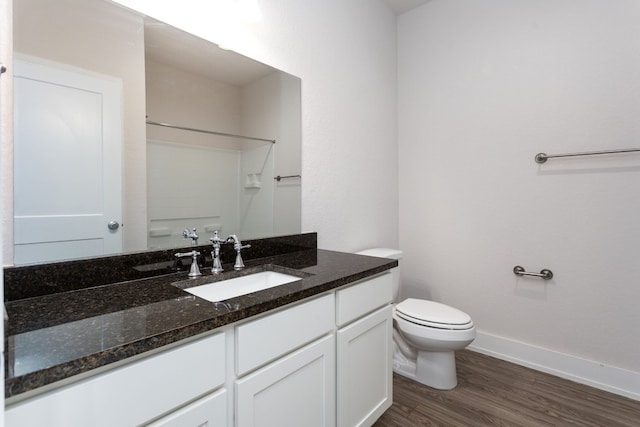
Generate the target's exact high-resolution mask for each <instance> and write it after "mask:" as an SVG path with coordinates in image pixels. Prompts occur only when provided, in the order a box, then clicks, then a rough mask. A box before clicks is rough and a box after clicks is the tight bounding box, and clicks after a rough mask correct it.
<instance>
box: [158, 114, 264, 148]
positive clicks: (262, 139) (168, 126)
mask: <svg viewBox="0 0 640 427" xmlns="http://www.w3.org/2000/svg"><path fill="white" fill-rule="evenodd" d="M147 124H148V125H153V126H162V127H165V128H171V129H179V130H187V131H190V132H199V133H206V134H209V135H217V136H226V137H229V138H237V139H250V140H252V141H264V142H270V143H272V144H275V143H276V140H275V139H267V138H258V137H255V136H246V135H236V134H234V133H225V132H216V131H213V130H204V129H196V128H190V127H186V126H177V125H171V124H169V123H161V122H154V121H153V120H147Z"/></svg>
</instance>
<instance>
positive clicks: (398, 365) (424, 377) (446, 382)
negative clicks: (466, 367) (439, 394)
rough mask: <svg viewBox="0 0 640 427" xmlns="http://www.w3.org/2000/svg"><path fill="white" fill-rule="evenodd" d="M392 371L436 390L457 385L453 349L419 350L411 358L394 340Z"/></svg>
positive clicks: (449, 388)
mask: <svg viewBox="0 0 640 427" xmlns="http://www.w3.org/2000/svg"><path fill="white" fill-rule="evenodd" d="M393 371H394V372H395V373H397V374H399V375H402V376H404V377H407V378H411V379H412V380H415V381H417V382H419V383H421V384H424V385H426V386H429V387H432V388H435V389H438V390H451V389H453V388H455V386H456V385H458V378H457V375H456V358H455V352H453V351H434V352H430V351H419V352H418V357H417V359H416V360H411V359H409V358H408V357H406V356H405V355H404V354H403V353H402V352H401V351H400V349H399V348H398V346H397V344H396V343H395V342H394V343H393Z"/></svg>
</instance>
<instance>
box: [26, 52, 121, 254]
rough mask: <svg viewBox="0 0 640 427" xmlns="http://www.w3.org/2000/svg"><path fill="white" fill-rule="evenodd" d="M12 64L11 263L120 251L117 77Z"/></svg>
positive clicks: (47, 64)
mask: <svg viewBox="0 0 640 427" xmlns="http://www.w3.org/2000/svg"><path fill="white" fill-rule="evenodd" d="M14 67H15V73H14V180H15V181H14V245H15V257H14V262H15V264H26V263H33V262H46V261H55V260H61V259H71V258H81V257H87V256H95V255H103V254H111V253H118V252H121V251H122V232H121V229H120V227H118V228H117V229H114V230H112V229H109V227H108V223H109V222H111V221H116V222H118V224H120V223H121V222H122V219H121V215H122V214H121V205H122V201H121V191H122V189H121V186H122V184H121V169H122V167H121V163H122V160H121V150H122V147H121V146H122V119H121V92H122V84H121V81H120V80H117V79H113V78H110V77H102V76H97V75H95V74H92V73H90V72H83V71H81V70H78V69H71V68H67V67H63V66H60V65H53V64H51V63H45V62H42V63H41V62H31V61H25V60H16V61H15V64H14Z"/></svg>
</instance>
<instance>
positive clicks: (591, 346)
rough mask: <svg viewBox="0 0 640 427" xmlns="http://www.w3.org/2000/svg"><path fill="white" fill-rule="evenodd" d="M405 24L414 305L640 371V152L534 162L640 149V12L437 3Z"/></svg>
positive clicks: (588, 3)
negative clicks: (542, 274) (421, 301)
mask: <svg viewBox="0 0 640 427" xmlns="http://www.w3.org/2000/svg"><path fill="white" fill-rule="evenodd" d="M398 27H399V33H398V42H399V63H398V70H399V71H398V79H399V151H400V152H399V157H400V175H399V181H400V247H401V248H402V249H403V250H404V251H405V257H404V259H403V260H402V268H403V270H402V274H403V281H404V284H405V285H406V287H405V288H404V290H403V293H404V295H405V296H418V297H424V298H430V299H433V300H436V301H442V302H445V303H448V304H451V305H453V306H456V307H459V308H460V309H462V310H464V311H466V312H468V313H469V314H470V315H471V316H472V317H473V319H474V321H475V322H476V324H477V327H478V328H479V331H480V332H481V333H484V334H489V335H496V336H498V337H503V338H505V339H507V340H512V341H514V342H522V343H525V344H527V345H531V346H538V347H541V348H544V349H548V350H550V351H552V352H558V353H562V354H565V355H570V356H575V357H577V358H583V359H587V360H591V361H596V362H597V363H598V364H599V365H600V366H612V367H616V368H621V369H623V370H628V371H632V372H635V373H640V345H639V342H638V336H639V335H638V331H637V327H638V326H639V325H640V309H638V302H639V301H640V286H639V283H640V279H639V278H640V262H639V258H638V257H639V255H640V220H639V218H640V215H639V212H640V188H639V186H640V154H627V155H619V156H600V157H593V158H579V159H578V158H574V159H567V160H560V159H557V160H549V162H548V163H547V164H544V165H538V164H536V163H535V162H534V160H533V158H534V155H535V154H536V153H538V152H546V153H549V154H551V153H565V152H575V151H589V150H606V149H613V148H631V147H640V79H639V76H640V55H639V52H640V2H638V1H636V0H619V1H615V2H611V1H608V0H554V1H534V0H516V1H514V0H483V1H481V2H479V1H474V0H457V1H450V0H433V1H431V2H429V3H427V4H426V5H424V6H422V7H420V8H418V9H415V10H414V11H411V12H409V13H407V14H405V15H402V16H401V17H400V18H399V23H398ZM516 265H522V266H523V267H525V268H526V269H527V270H529V271H540V270H541V269H543V268H549V269H551V270H552V271H553V272H554V274H555V278H554V279H553V280H551V281H548V282H546V281H543V280H540V279H519V278H517V277H516V276H515V275H514V274H513V273H512V269H513V267H514V266H516ZM635 378H636V379H635V380H633V381H637V379H638V378H640V377H639V376H637V375H636V376H635ZM635 390H636V393H638V396H640V387H639V386H638V384H637V383H636V384H635Z"/></svg>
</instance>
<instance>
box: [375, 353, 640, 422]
mask: <svg viewBox="0 0 640 427" xmlns="http://www.w3.org/2000/svg"><path fill="white" fill-rule="evenodd" d="M456 363H457V367H458V386H457V387H456V388H455V389H453V390H449V391H440V390H434V389H432V388H429V387H426V386H424V385H422V384H419V383H417V382H415V381H412V380H409V379H407V378H405V377H402V376H400V375H397V374H394V379H393V386H394V389H393V394H394V396H393V406H392V407H391V408H389V410H387V412H385V414H384V415H383V416H382V417H381V418H380V419H379V420H378V421H377V422H376V423H375V424H374V426H375V427H389V426H402V427H413V426H474V427H475V426H596V427H615V426H633V427H640V401H636V400H632V399H628V398H625V397H621V396H618V395H615V394H612V393H608V392H605V391H602V390H598V389H594V388H592V387H588V386H585V385H582V384H578V383H575V382H572V381H568V380H564V379H562V378H558V377H555V376H552V375H549V374H545V373H542V372H538V371H534V370H532V369H528V368H525V367H522V366H519V365H515V364H513V363H509V362H505V361H503V360H499V359H496V358H493V357H489V356H485V355H483V354H480V353H476V352H472V351H469V350H464V351H458V352H456Z"/></svg>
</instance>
